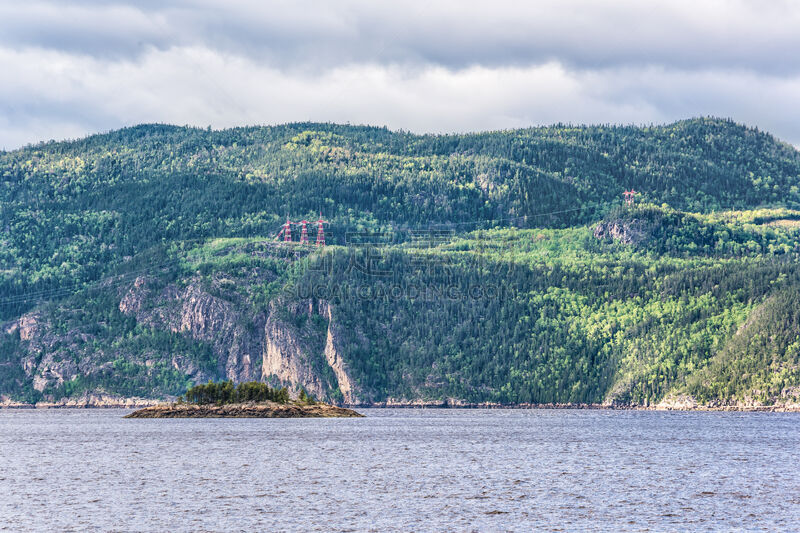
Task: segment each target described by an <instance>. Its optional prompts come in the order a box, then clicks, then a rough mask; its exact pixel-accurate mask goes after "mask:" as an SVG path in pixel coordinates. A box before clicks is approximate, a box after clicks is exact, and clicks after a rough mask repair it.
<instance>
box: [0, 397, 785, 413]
mask: <svg viewBox="0 0 800 533" xmlns="http://www.w3.org/2000/svg"><path fill="white" fill-rule="evenodd" d="M164 405H170V403H169V402H168V401H167V402H165V401H163V400H162V401H159V400H145V399H143V398H136V399H125V400H122V399H120V400H117V401H108V400H103V401H100V402H93V401H91V400H78V401H76V400H70V401H64V402H38V403H36V404H30V403H22V402H5V403H2V404H0V410H2V409H20V410H22V409H36V410H49V409H145V408H149V407H159V406H164ZM325 405H327V404H325ZM335 407H339V408H344V409H490V410H511V409H519V410H536V409H562V410H568V409H575V410H598V411H676V412H693V411H694V412H720V411H725V412H743V413H800V404H788V405H687V404H657V405H651V406H643V405H619V404H617V405H615V404H585V403H563V404H562V403H555V404H554V403H547V404H497V403H488V402H485V403H467V402H456V401H437V402H392V401H390V402H375V403H358V404H342V405H341V406H335Z"/></svg>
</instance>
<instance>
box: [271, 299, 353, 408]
mask: <svg viewBox="0 0 800 533" xmlns="http://www.w3.org/2000/svg"><path fill="white" fill-rule="evenodd" d="M282 314H283V315H288V316H298V315H305V318H306V319H312V320H313V318H314V317H322V318H324V319H325V320H326V321H327V331H326V333H325V337H324V344H322V343H320V342H318V339H317V338H316V337H318V336H319V332H316V331H314V330H313V327H306V328H304V329H298V328H297V327H296V326H295V325H293V324H290V323H288V322H287V320H286V319H284V318H282V317H281V315H282ZM337 330H338V326H337V324H336V322H335V320H334V317H333V310H332V306H331V305H330V304H329V303H328V302H324V301H316V302H315V301H313V300H306V301H303V302H299V303H293V304H289V305H287V304H286V303H284V302H282V301H281V300H278V301H276V302H273V303H272V304H271V305H270V313H269V316H268V318H267V321H266V325H265V328H264V331H265V341H264V356H263V368H262V376H261V377H262V379H264V380H269V379H271V378H275V379H277V380H278V381H279V382H280V383H282V384H284V385H288V386H289V387H291V388H292V389H293V390H295V391H298V390H299V389H300V388H301V387H302V388H304V389H305V390H306V391H307V392H309V393H311V394H312V395H314V396H315V397H318V398H329V397H330V395H331V389H334V390H335V389H336V388H338V389H339V391H340V392H341V394H342V398H343V401H344V403H345V404H355V403H358V399H357V396H356V393H355V387H354V384H353V381H352V380H351V378H350V375H349V374H348V372H347V368H346V365H345V363H344V361H343V360H342V356H341V353H340V351H339V349H338V347H337V346H338V343H339V335H338V331H337ZM320 365H328V366H329V367H330V368H331V370H332V371H333V374H334V376H335V378H336V383H326V382H325V380H324V379H323V376H322V372H321V370H322V369H321V368H319V367H320Z"/></svg>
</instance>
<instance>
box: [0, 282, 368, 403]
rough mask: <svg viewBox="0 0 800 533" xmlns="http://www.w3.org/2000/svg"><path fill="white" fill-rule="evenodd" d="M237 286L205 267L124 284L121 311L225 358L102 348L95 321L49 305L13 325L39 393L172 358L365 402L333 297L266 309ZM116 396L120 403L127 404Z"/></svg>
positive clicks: (173, 363)
mask: <svg viewBox="0 0 800 533" xmlns="http://www.w3.org/2000/svg"><path fill="white" fill-rule="evenodd" d="M259 283H262V280H261V278H256V279H255V281H254V282H253V285H257V284H259ZM236 289H238V287H237V286H236V285H235V284H234V283H232V282H231V281H230V280H226V279H217V278H211V279H210V280H209V278H201V277H200V276H196V277H193V278H190V279H188V280H186V281H185V282H184V283H183V284H180V285H179V284H176V283H169V284H166V285H164V284H163V283H161V284H159V282H158V281H157V280H154V279H149V278H145V277H139V278H137V279H136V280H135V281H134V282H133V283H132V284H131V285H128V286H127V287H122V288H121V289H120V292H119V293H118V298H119V300H118V302H119V303H118V309H119V311H120V312H121V313H122V314H124V315H127V316H129V317H133V318H134V319H135V324H136V327H137V328H141V329H144V330H149V331H154V332H159V331H161V332H171V333H172V334H177V335H179V336H184V337H188V338H191V339H195V340H197V341H202V342H204V343H206V346H207V347H206V348H205V349H206V350H208V349H209V347H210V350H211V351H213V354H214V356H215V357H216V363H214V360H213V359H208V357H207V356H197V355H193V352H190V351H187V350H176V351H170V350H168V349H167V350H166V351H165V350H164V349H163V348H158V349H156V348H153V349H147V348H145V349H142V348H141V347H139V348H136V350H135V351H131V349H126V348H125V343H124V342H122V341H121V340H120V342H118V343H116V344H115V345H114V347H113V348H111V349H109V348H108V347H107V346H108V345H107V344H106V345H104V346H106V348H104V349H103V350H97V349H96V348H95V346H96V343H95V342H94V340H95V336H94V334H93V333H92V329H91V328H83V329H80V328H77V329H75V330H70V331H66V332H64V331H63V330H58V328H56V327H55V326H54V325H53V323H52V320H51V318H49V315H46V313H45V314H42V313H40V312H34V313H28V314H26V315H24V316H22V317H20V318H19V319H17V320H15V321H13V322H10V323H7V324H6V325H5V326H4V329H5V330H6V331H7V332H9V333H17V334H18V335H19V339H20V342H21V343H22V344H21V346H22V352H21V353H22V356H21V359H20V365H21V367H22V369H23V370H24V373H25V375H26V376H27V378H28V379H30V383H31V384H32V386H33V388H34V389H35V390H37V391H39V392H47V391H48V390H49V389H51V388H53V387H58V386H60V385H62V384H64V383H65V382H68V381H70V380H73V379H75V378H76V377H79V376H91V375H94V374H98V373H102V372H108V373H111V374H114V373H115V372H116V370H115V368H114V364H115V361H119V360H124V361H125V362H127V363H130V364H133V365H138V366H139V368H144V369H149V368H154V370H153V371H154V372H163V371H164V370H163V369H165V368H169V367H172V368H174V369H175V370H178V371H179V372H181V373H182V374H184V375H186V376H188V377H190V378H191V379H192V380H194V381H195V382H204V381H208V380H209V379H213V380H219V379H230V380H233V381H235V382H243V381H252V380H258V379H263V380H266V381H271V382H279V383H280V384H281V385H285V386H288V387H289V388H290V390H291V391H293V392H294V393H295V394H296V393H299V391H300V389H301V388H302V389H305V390H306V392H308V393H310V394H312V395H313V396H314V397H315V398H318V399H321V400H332V399H336V400H342V401H344V402H345V403H348V404H355V403H360V398H359V395H357V392H356V391H357V387H356V384H355V383H354V382H353V380H352V379H351V377H350V374H349V373H348V369H347V365H346V363H345V362H344V360H343V354H342V351H341V348H340V345H341V342H342V337H343V336H342V334H341V332H340V328H339V326H338V325H337V323H336V320H335V316H334V310H333V308H332V306H331V305H330V304H329V303H327V302H324V301H317V300H302V301H291V302H290V303H286V302H284V301H282V300H280V299H278V300H274V301H272V302H271V303H270V306H269V308H268V310H267V312H261V313H258V312H256V311H254V309H253V306H252V303H251V302H250V301H249V300H248V299H247V298H248V297H247V293H246V291H242V290H236ZM62 320H63V319H62ZM106 342H108V341H106ZM117 346H119V348H117ZM161 346H164V345H163V344H162V345H161ZM166 346H169V344H166ZM198 353H202V352H198ZM207 353H209V354H210V352H207ZM215 364H216V366H215V367H214V365H215ZM145 371H146V370H145ZM337 389H338V391H340V392H341V396H339V395H338V393H337ZM103 394H105V393H104V392H103V390H102V389H98V390H97V391H96V394H95V396H93V397H91V398H88V399H87V398H83V399H76V400H74V401H75V402H78V404H76V405H74V406H82V405H85V404H87V403H88V404H91V405H104V403H106V402H107V401H111V400H106V399H103V398H101V396H102V395H103ZM154 397H156V398H158V397H159V396H158V395H154ZM162 398H163V396H162ZM70 401H73V400H70ZM115 401H116V400H115ZM9 402H11V400H9ZM116 402H117V403H114V402H112V404H113V405H118V404H119V402H118V401H116ZM61 404H63V402H61V403H59V404H58V405H61ZM53 406H55V404H53ZM70 406H73V404H70Z"/></svg>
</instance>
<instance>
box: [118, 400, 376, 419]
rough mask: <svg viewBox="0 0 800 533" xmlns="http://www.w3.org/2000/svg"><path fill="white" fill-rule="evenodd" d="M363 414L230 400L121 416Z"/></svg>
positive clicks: (321, 406) (173, 405) (318, 405)
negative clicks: (231, 402) (220, 403)
mask: <svg viewBox="0 0 800 533" xmlns="http://www.w3.org/2000/svg"><path fill="white" fill-rule="evenodd" d="M363 416H364V415H362V414H360V413H357V412H355V411H353V410H352V409H346V408H344V407H336V406H335V405H328V404H325V403H315V404H301V403H286V404H281V403H275V402H264V403H234V404H228V405H195V404H185V403H183V404H179V403H171V404H160V405H153V406H150V407H145V408H144V409H139V410H138V411H134V412H133V413H130V414H128V415H125V418H357V417H363Z"/></svg>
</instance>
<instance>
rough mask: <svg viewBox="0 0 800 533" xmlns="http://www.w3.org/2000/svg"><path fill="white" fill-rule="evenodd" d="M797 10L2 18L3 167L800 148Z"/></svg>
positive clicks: (70, 8) (636, 2)
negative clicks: (169, 147) (247, 144)
mask: <svg viewBox="0 0 800 533" xmlns="http://www.w3.org/2000/svg"><path fill="white" fill-rule="evenodd" d="M799 52H800V2H797V1H791V0H785V1H784V0H770V1H764V0H758V1H755V0H752V1H751V0H726V1H721V0H689V1H687V0H666V1H661V0H648V1H642V0H607V1H599V0H585V1H578V0H553V1H530V2H520V1H518V0H515V1H507V0H491V1H490V0H485V1H481V2H475V1H472V0H457V1H455V0H454V1H450V0H442V1H436V0H403V1H396V0H394V1H387V2H379V1H376V0H363V1H362V0H341V1H335V0H325V1H322V0H320V1H306V0H285V1H268V0H227V1H217V2H212V1H208V0H197V1H188V0H174V1H169V0H162V1H158V0H142V1H138V2H115V1H105V0H92V1H89V0H86V1H65V0H57V1H37V0H29V1H25V2H17V1H12V0H0V149H6V150H10V149H14V148H18V147H20V146H23V145H26V144H28V143H36V142H39V141H46V140H50V139H66V138H77V137H83V136H85V135H88V134H92V133H97V132H103V131H108V130H112V129H116V128H120V127H124V126H130V125H134V124H139V123H147V122H160V123H171V124H179V125H184V124H188V125H195V126H202V127H206V126H211V127H213V128H226V127H231V126H242V125H255V124H280V123H285V122H297V121H307V120H311V121H323V122H340V123H345V122H349V123H351V124H371V125H378V126H388V127H389V128H392V129H404V130H409V131H413V132H419V133H422V132H433V133H447V132H466V131H483V130H497V129H507V128H518V127H529V126H536V125H544V124H552V123H557V122H565V123H576V124H577V123H593V124H595V123H617V124H651V123H656V124H660V123H667V122H672V121H675V120H680V119H684V118H689V117H696V116H709V115H711V116H718V117H724V118H732V119H734V120H736V121H737V122H742V123H745V124H747V125H750V126H757V127H758V128H760V129H763V130H766V131H769V132H771V133H773V134H774V135H776V136H777V137H778V138H779V139H781V140H784V141H786V142H789V143H792V144H794V145H795V146H800V53H799Z"/></svg>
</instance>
